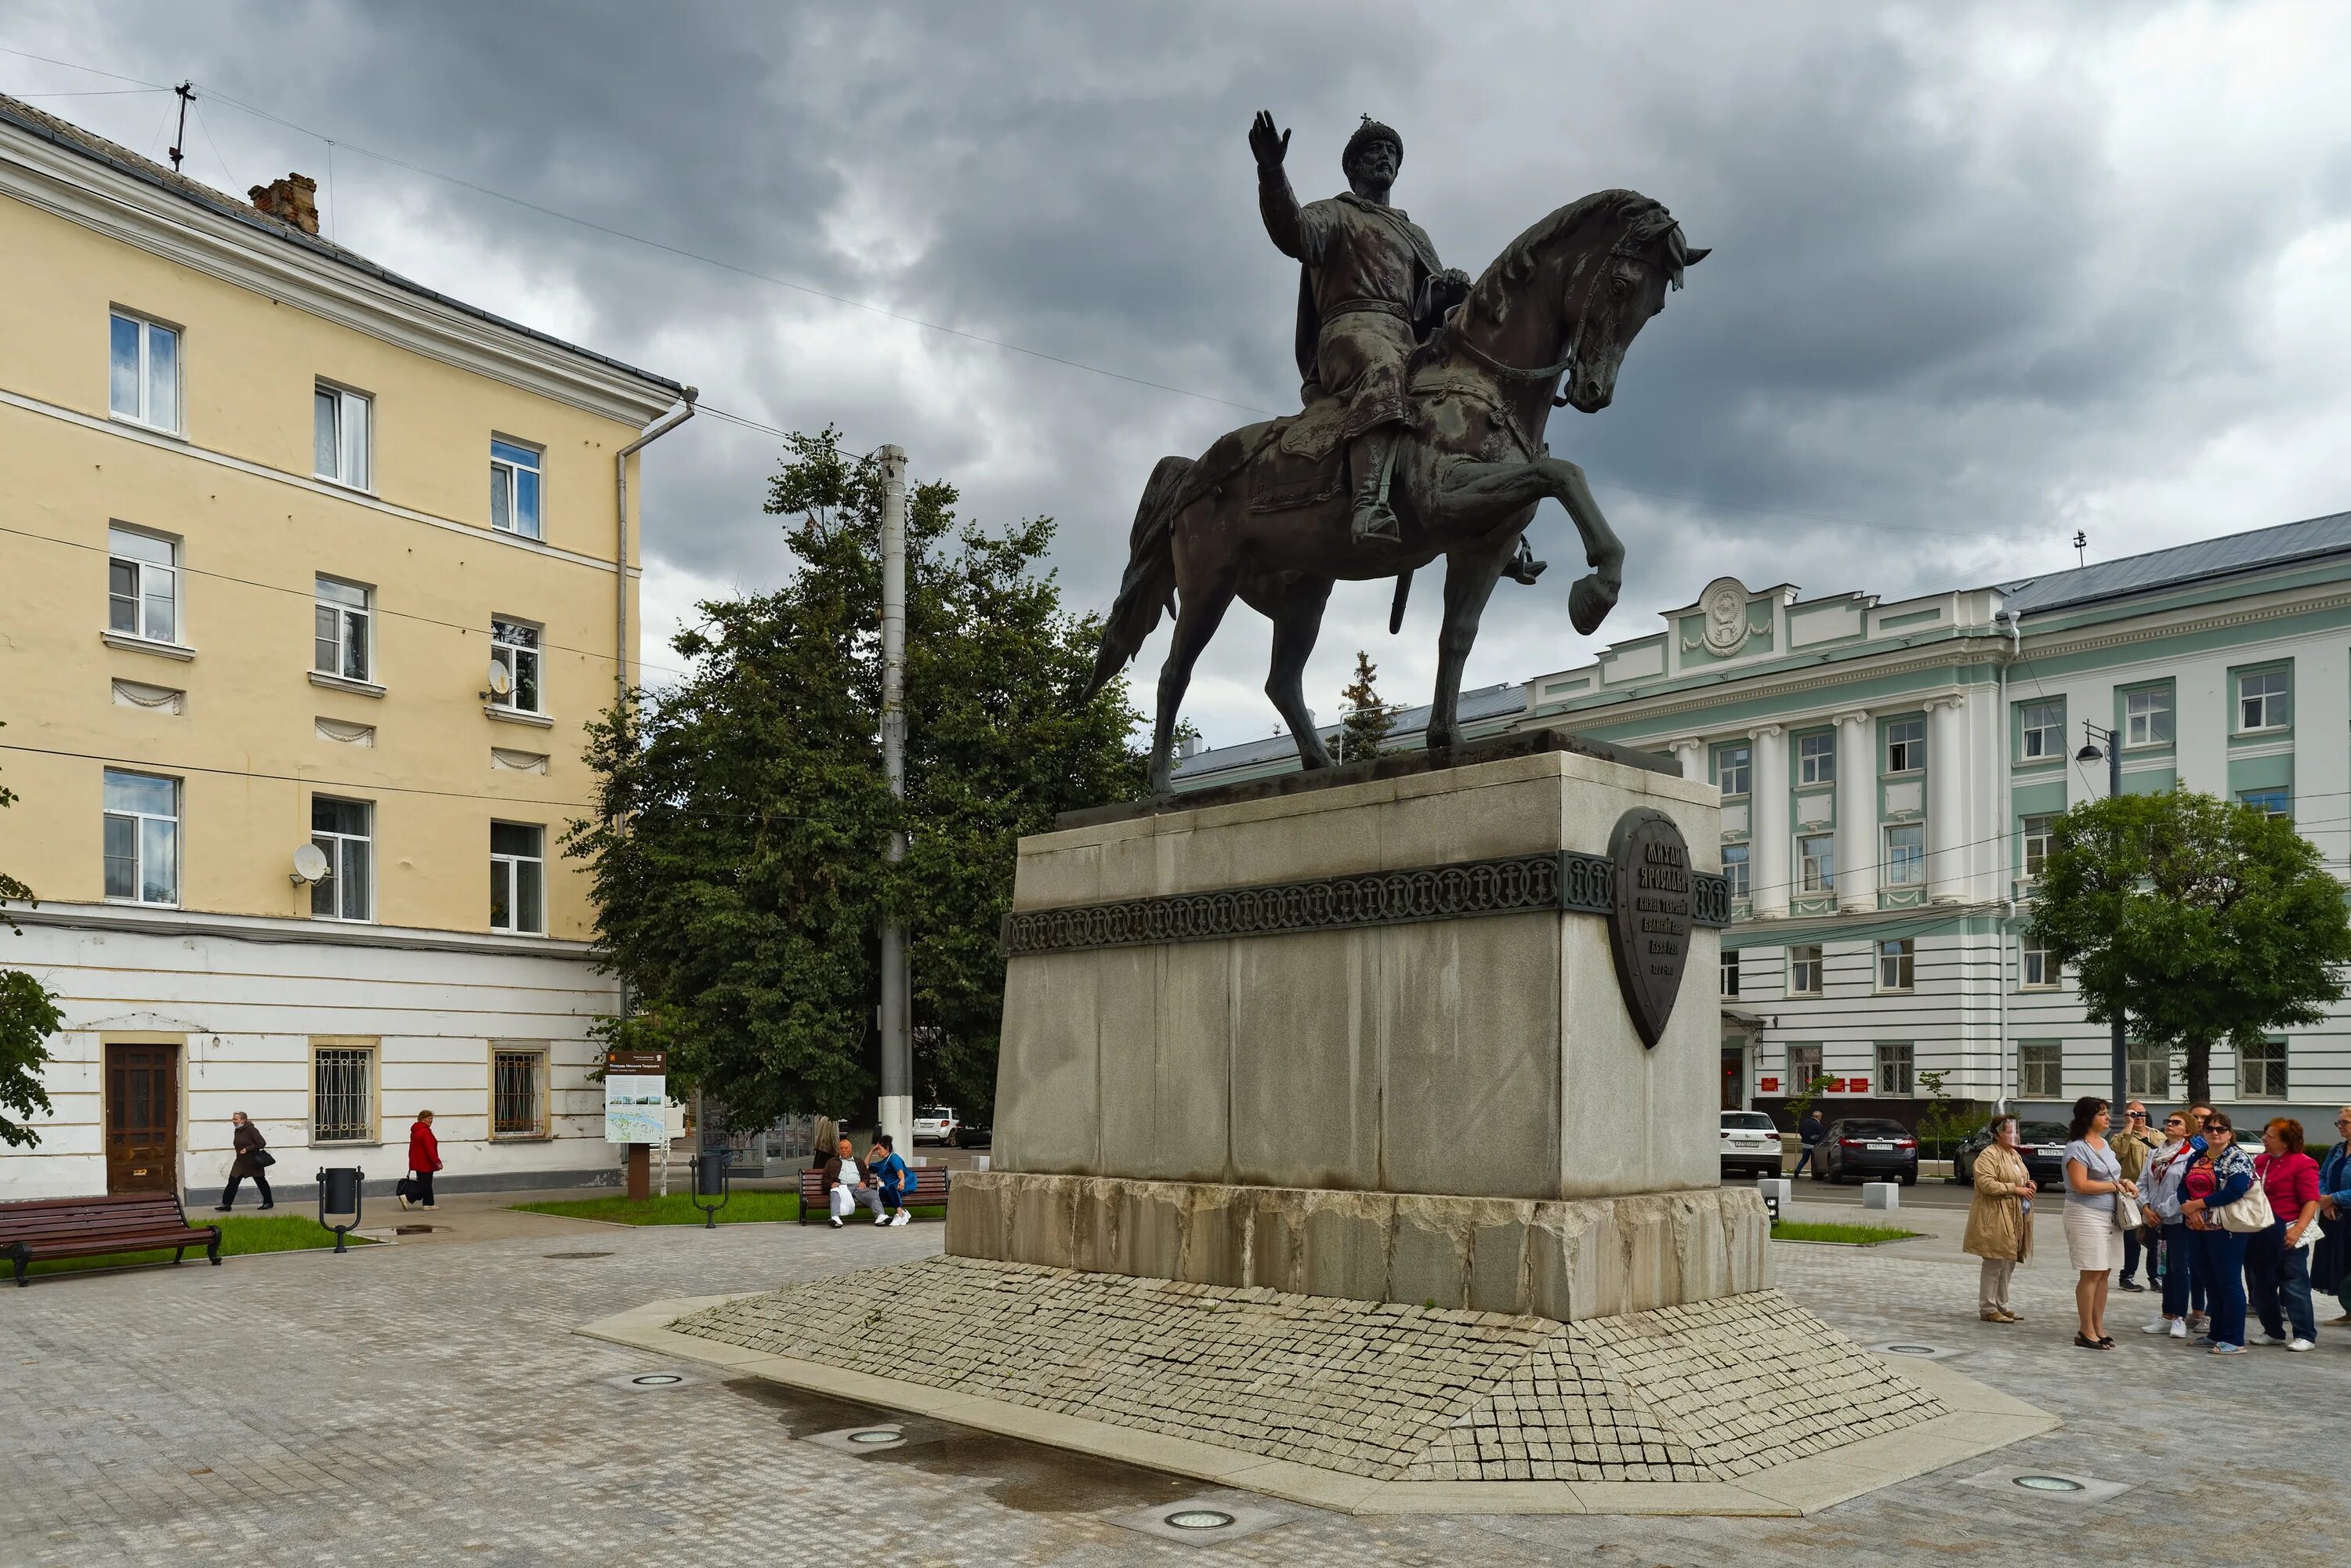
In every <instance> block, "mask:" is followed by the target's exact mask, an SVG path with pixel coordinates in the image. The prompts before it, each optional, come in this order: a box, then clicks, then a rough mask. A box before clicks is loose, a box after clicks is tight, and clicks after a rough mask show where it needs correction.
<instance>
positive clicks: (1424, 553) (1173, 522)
mask: <svg viewBox="0 0 2351 1568" xmlns="http://www.w3.org/2000/svg"><path fill="white" fill-rule="evenodd" d="M1260 125H1261V126H1263V127H1265V128H1266V130H1267V131H1268V133H1269V134H1270V120H1264V119H1263V118H1262V117H1260ZM1258 140H1259V138H1258V136H1257V135H1256V134H1255V133H1253V134H1252V142H1253V143H1255V142H1256V141H1258ZM1283 140H1285V141H1286V137H1285V138H1283ZM1262 166H1263V157H1262V154H1260V168H1262ZM1318 205H1320V204H1318ZM1706 255H1707V252H1705V251H1704V250H1698V249H1693V248H1691V247H1690V246H1688V245H1687V242H1686V241H1685V240H1684V238H1683V235H1682V231H1681V226H1680V225H1679V224H1677V222H1675V220H1674V217H1673V215H1672V214H1670V213H1668V212H1667V210H1666V208H1665V207H1664V205H1663V204H1660V203H1658V202H1656V201H1653V200H1651V199H1650V198H1649V197H1646V196H1644V195H1642V194H1640V193H1638V192H1635V191H1601V192H1598V193H1594V194H1593V195H1589V196H1586V197H1584V198H1583V200H1581V201H1577V202H1572V203H1570V204H1567V205H1566V206H1563V207H1561V208H1559V209H1558V210H1557V211H1555V212H1553V213H1552V214H1549V215H1548V216H1546V217H1544V218H1543V219H1541V221H1540V222H1538V223H1536V224H1535V225H1534V226H1532V227H1531V228H1530V229H1528V230H1527V231H1526V232H1525V233H1524V234H1522V235H1520V236H1519V237H1518V238H1517V239H1515V240H1513V241H1512V242H1511V243H1510V246H1508V247H1507V248H1505V249H1504V250H1503V252H1502V254H1501V255H1500V256H1499V257H1497V258H1496V259H1495V261H1494V263H1493V264H1492V265H1491V266H1490V267H1488V268H1487V269H1486V271H1485V273H1484V274H1483V275H1482V276H1481V277H1479V279H1478V281H1477V282H1476V283H1475V284H1474V285H1472V286H1471V287H1469V289H1468V294H1467V298H1464V299H1463V300H1462V302H1461V304H1460V305H1459V306H1458V307H1457V308H1454V309H1453V310H1452V311H1451V312H1450V313H1449V314H1448V315H1447V318H1446V319H1445V324H1444V326H1443V327H1442V329H1440V330H1438V331H1437V333H1436V334H1435V336H1434V337H1432V338H1431V339H1430V340H1428V341H1427V342H1426V343H1424V344H1422V345H1420V346H1419V347H1418V348H1417V349H1416V350H1412V351H1411V352H1410V354H1409V355H1408V357H1407V358H1406V361H1405V366H1404V369H1403V371H1402V380H1403V382H1404V385H1405V398H1404V404H1405V406H1404V411H1403V412H1404V415H1405V420H1404V423H1403V424H1402V425H1401V426H1400V427H1399V434H1398V435H1397V437H1396V439H1395V450H1394V455H1393V457H1392V459H1390V460H1389V463H1388V464H1386V465H1384V468H1386V469H1387V471H1388V474H1389V482H1388V484H1387V486H1386V497H1385V499H1386V502H1387V504H1388V505H1389V506H1391V507H1393V509H1394V517H1395V535H1394V537H1392V538H1390V537H1384V536H1383V535H1381V534H1379V533H1377V532H1372V533H1366V532H1365V531H1364V530H1363V529H1362V528H1358V527H1356V526H1355V524H1356V522H1357V521H1358V507H1357V506H1356V505H1355V501H1356V499H1357V498H1358V497H1357V495H1356V492H1357V491H1359V490H1360V486H1350V484H1349V483H1348V480H1349V463H1348V453H1347V445H1348V442H1347V439H1346V437H1347V435H1348V434H1349V432H1348V429H1347V427H1348V426H1350V425H1353V424H1354V423H1355V421H1354V420H1353V419H1352V418H1351V417H1349V410H1350V409H1351V408H1352V406H1353V405H1352V403H1351V402H1347V401H1344V400H1341V399H1339V398H1335V397H1333V398H1326V399H1321V400H1316V401H1314V402H1310V404H1309V406H1308V409H1307V410H1306V412H1305V413H1302V414H1300V415H1297V416H1294V417H1292V418H1289V419H1282V420H1274V421H1270V422H1268V423H1261V424H1254V425H1249V426H1245V427H1243V428H1241V429H1239V430H1236V431H1232V432H1229V433H1228V434H1225V435H1224V436H1222V437H1219V438H1218V439H1217V441H1216V442H1215V443H1213V444H1211V445H1210V446H1209V447H1208V449H1207V452H1205V453H1203V454H1202V455H1200V456H1199V457H1198V458H1196V459H1195V458H1189V457H1181V456H1170V457H1163V458H1161V459H1160V461H1159V463H1158V465H1157V466H1156V467H1155V469H1154V470H1153V472H1152V476H1151V479H1150V482H1149V483H1148V484H1147V485H1146V486H1144V494H1143V499H1142V502H1141V504H1140V505H1139V506H1138V507H1137V508H1136V512H1135V517H1134V528H1133V531H1132V534H1131V536H1130V557H1129V559H1128V562H1127V568H1126V572H1125V575H1124V577H1123V580H1121V582H1120V584H1119V591H1118V596H1117V599H1116V600H1115V601H1114V602H1113V605H1112V607H1111V612H1110V615H1109V618H1108V620H1107V622H1105V624H1104V626H1103V629H1102V643H1101V646H1100V648H1099V649H1098V650H1097V652H1096V654H1095V661H1094V669H1093V673H1092V675H1091V677H1090V678H1089V680H1088V683H1087V685H1086V688H1085V689H1086V692H1087V693H1088V695H1091V694H1092V692H1095V691H1099V690H1100V689H1101V688H1102V686H1103V685H1107V684H1108V683H1109V681H1110V680H1111V678H1112V677H1113V676H1114V675H1115V674H1117V673H1118V672H1119V671H1120V670H1121V669H1123V667H1124V666H1125V665H1126V663H1127V661H1129V660H1130V659H1132V658H1133V657H1134V654H1135V653H1136V651H1137V650H1138V649H1140V648H1141V647H1142V645H1143V643H1144V639H1145V638H1147V637H1148V636H1150V634H1151V632H1153V630H1154V629H1155V628H1156V626H1157V625H1158V623H1159V618H1160V615H1161V613H1162V612H1163V611H1165V612H1173V613H1174V614H1175V633H1174V636H1173V638H1172V639H1171V644H1170V647H1169V649H1168V654H1167V662H1166V664H1165V666H1164V667H1163V668H1162V670H1161V673H1160V677H1159V689H1158V705H1157V711H1156V713H1155V723H1154V727H1153V735H1152V757H1151V784H1152V788H1153V789H1155V791H1159V792H1163V793H1164V792H1165V791H1166V790H1167V789H1168V788H1169V785H1170V772H1171V768H1172V758H1173V752H1174V743H1175V722H1176V719H1177V716H1178V713H1179V710H1180V707H1181V705H1182V703H1183V698H1184V693H1185V690H1186V686H1187V685H1189V683H1190V680H1191V674H1192V667H1193V664H1194V663H1195V662H1196V660H1197V659H1198V658H1199V655H1200V653H1201V650H1202V649H1204V648H1205V647H1207V643H1208V640H1209V638H1210V637H1212V636H1213V635H1214V634H1215V632H1216V630H1217V625H1218V624H1219V623H1220V622H1222V620H1223V618H1224V614H1225V612H1226V610H1227V609H1228V608H1229V607H1230V606H1231V603H1232V601H1233V600H1234V599H1235V598H1239V599H1241V600H1242V601H1245V602H1247V603H1248V604H1249V606H1250V607H1251V608H1252V609H1255V610H1257V611H1258V612H1259V613H1261V614H1263V615H1265V616H1266V617H1267V618H1268V619H1269V620H1270V621H1271V622H1273V660H1272V668H1271V671H1270V674H1268V676H1267V679H1266V694H1267V695H1268V696H1270V698H1272V700H1273V704H1274V706H1275V707H1276V708H1277V709H1279V710H1280V714H1281V716H1282V719H1283V721H1284V722H1285V723H1286V724H1287V725H1288V726H1289V727H1290V734H1291V737H1293V738H1294V739H1295V740H1296V742H1297V745H1298V751H1299V758H1300V761H1301V763H1302V764H1303V765H1304V766H1305V767H1307V768H1327V767H1329V766H1331V757H1330V754H1329V752H1328V751H1327V750H1325V749H1324V747H1323V745H1322V737H1321V736H1320V735H1319V734H1318V733H1317V731H1316V729H1315V727H1314V723H1313V716H1312V714H1311V711H1310V710H1309V709H1308V707H1307V706H1306V701H1305V695H1304V692H1303V689H1302V685H1301V678H1302V676H1303V674H1304V671H1305V666H1306V661H1307V658H1308V656H1309V655H1310V654H1311V653H1312V651H1313V647H1314V640H1315V637H1316V635H1317V633H1318V632H1319V631H1320V630H1321V626H1322V612H1323V607H1324V605H1325V604H1326V603H1327V602H1328V601H1329V598H1330V593H1331V587H1332V582H1333V581H1334V580H1338V579H1342V578H1344V579H1347V580H1372V579H1377V578H1384V577H1395V576H1402V575H1406V574H1409V573H1410V572H1412V571H1413V570H1416V568H1418V567H1421V566H1425V565H1427V564H1428V563H1429V562H1431V561H1433V560H1435V559H1437V557H1439V556H1443V557H1444V558H1445V559H1446V575H1445V606H1444V622H1443V627H1442V630H1441V631H1440V632H1439V633H1438V644H1437V687H1436V694H1435V697H1434V702H1433V706H1432V708H1431V711H1430V715H1429V722H1428V745H1429V747H1430V748H1431V749H1432V750H1436V749H1442V748H1445V747H1451V746H1452V745H1454V744H1455V743H1456V742H1457V741H1458V738H1459V732H1458V700H1459V696H1460V690H1461V674H1462V667H1463V665H1464V664H1465V663H1466V662H1467V660H1468V653H1469V649H1470V646H1471V644H1472V643H1475V641H1476V639H1477V635H1478V625H1479V618H1480V617H1481V616H1482V615H1483V613H1484V611H1485V606H1486V601H1487V599H1488V597H1489V595H1490V594H1491V593H1492V591H1493V588H1494V584H1495V582H1496V581H1497V580H1499V578H1500V576H1501V575H1502V573H1503V570H1504V569H1505V568H1506V567H1507V566H1508V565H1509V563H1510V559H1511V556H1512V553H1513V552H1514V551H1515V550H1516V549H1517V548H1518V545H1519V540H1520V535H1521V534H1522V533H1523V532H1524V531H1525V529H1526V527H1527V524H1528V523H1529V522H1530V521H1531V519H1532V517H1533V516H1534V511H1535V507H1536V506H1537V504H1538V503H1540V502H1541V500H1542V499H1543V498H1544V497H1551V498H1552V499H1555V500H1557V501H1558V502H1559V503H1560V504H1561V505H1562V507H1564V508H1565V509H1566V511H1567V514H1568V516H1569V517H1571V518H1573V521H1574V523H1575V525H1576V528H1577V531H1578V532H1579V533H1580V534H1581V535H1582V537H1583V546H1584V559H1585V562H1586V564H1587V565H1588V566H1590V568H1591V569H1592V570H1590V571H1589V572H1588V573H1587V574H1586V575H1585V576H1584V577H1583V578H1582V579H1581V580H1578V581H1577V582H1576V583H1575V584H1574V586H1573V589H1572V590H1571V591H1570V592H1569V596H1568V616H1569V619H1570V621H1571V622H1573V625H1574V627H1575V629H1576V630H1577V631H1578V632H1586V633H1588V632H1592V631H1593V630H1595V629H1597V628H1598V626H1599V625H1600V622H1602V620H1603V619H1604V618H1605V617H1606V615H1607V613H1608V612H1609V610H1610V609H1611V608H1612V607H1613V606H1614V604H1615V602H1616V596H1617V593H1618V592H1619V591H1620V590H1621V588H1622V586H1623V573H1624V560H1625V548H1624V546H1623V544H1622V543H1620V542H1619V541H1618V539H1617V538H1616V536H1615V534H1614V532H1613V531H1612V530H1611V529H1610V528H1609V527H1608V524H1607V521H1606V519H1605V518H1604V517H1603V516H1602V515H1601V512H1600V508H1599V507H1598V505H1597V504H1596V503H1595V502H1594V501H1593V498H1592V492H1591V489H1590V487H1589V486H1587V485H1586V484H1585V483H1584V478H1583V470H1581V469H1580V468H1578V467H1577V466H1576V465H1574V464H1573V463H1570V462H1568V461H1566V460H1565V459H1563V458H1557V457H1553V456H1552V455H1550V451H1549V448H1548V447H1546V446H1544V445H1543V444H1542V434H1543V429H1544V425H1545V423H1546V421H1547V420H1548V419H1549V417H1550V413H1551V410H1552V405H1553V401H1554V393H1555V392H1559V393H1560V395H1559V397H1558V399H1557V401H1558V402H1561V403H1562V404H1567V405H1572V406H1573V407H1575V408H1576V409H1578V410H1581V411H1582V412H1583V413H1597V412H1599V411H1600V410H1601V409H1603V408H1605V407H1606V406H1607V405H1608V403H1609V402H1610V400H1611V398H1612V397H1613V396H1614V390H1615V382H1616V373H1617V371H1618V369H1619V368H1620V367H1621V365H1622V364H1623V362H1624V357H1625V350H1627V349H1628V348H1629V347H1630V346H1631V344H1632V341H1633V339H1634V338H1635V336H1636V335H1637V334H1638V333H1639V331H1640V329H1641V328H1642V327H1643V326H1644V325H1645V324H1646V322H1647V321H1648V319H1649V318H1651V317H1652V316H1655V315H1656V314H1657V312H1658V311H1660V310H1662V309H1663V308H1665V296H1666V291H1667V289H1668V288H1669V287H1680V286H1681V283H1682V275H1683V272H1684V270H1685V269H1686V268H1687V267H1692V266H1695V265H1696V264H1697V263H1698V261H1700V260H1701V259H1703V258H1704V257H1705V256H1706ZM1320 337H1321V340H1322V341H1326V342H1327V340H1328V339H1329V333H1328V331H1327V329H1326V330H1325V331H1323V332H1322V333H1321V334H1320ZM1562 380H1563V381H1564V383H1565V386H1564V391H1563V392H1562V391H1561V386H1562ZM1359 428H1360V427H1359Z"/></svg>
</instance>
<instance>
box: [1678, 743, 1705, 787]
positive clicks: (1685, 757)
mask: <svg viewBox="0 0 2351 1568" xmlns="http://www.w3.org/2000/svg"><path fill="white" fill-rule="evenodd" d="M1673 751H1674V760H1675V761H1677V762H1678V763H1680V764H1681V765H1682V777H1683V778H1685V779H1695V780H1697V781H1698V783H1700V784H1703V783H1705V782H1706V743H1705V742H1704V741H1700V740H1677V741H1675V742H1674V746H1673Z"/></svg>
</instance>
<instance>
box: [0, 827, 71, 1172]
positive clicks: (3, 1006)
mask: <svg viewBox="0 0 2351 1568" xmlns="http://www.w3.org/2000/svg"><path fill="white" fill-rule="evenodd" d="M15 803H16V791H15V790H13V789H9V788H8V787H7V786H6V785H5V784H0V807H5V806H10V805H13V804H15ZM34 902H35V900H34V898H33V890H32V889H31V888H29V887H27V886H26V885H25V884H24V883H22V882H20V881H18V880H17V879H16V877H13V876H10V875H9V874H8V873H6V872H0V920H5V921H6V922H7V925H8V930H9V932H10V933H11V934H12V935H14V936H23V935H24V934H25V933H24V930H23V928H22V927H20V926H19V925H17V924H16V922H15V921H14V920H9V919H8V917H7V913H6V911H7V907H8V905H9V904H11V903H16V904H27V905H29V904H33V903H34ZM63 1027H65V1018H64V1016H63V1015H62V1014H60V1013H59V1012H58V1011H57V998H56V997H55V996H54V995H52V994H51V993H50V992H49V991H48V989H47V988H45V987H44V986H42V984H41V983H40V982H39V981H38V980H36V979H35V978H33V977H32V976H30V975H28V974H26V973H25V971H24V970H22V969H0V1144H7V1145H11V1146H15V1147H22V1148H30V1147H31V1146H33V1145H36V1144H38V1143H39V1142H40V1141H41V1135H40V1134H38V1133H37V1132H35V1131H33V1129H32V1127H31V1126H30V1125H28V1124H27V1123H28V1121H29V1119H30V1118H31V1116H32V1115H33V1113H35V1112H39V1113H42V1114H44V1115H46V1114H47V1113H48V1112H49V1110H50V1105H49V1095H48V1091H47V1090H46V1089H44V1088H42V1087H41V1068H42V1066H43V1065H44V1064H46V1063H47V1061H48V1060H49V1048H48V1043H47V1042H48V1038H49V1036H51V1035H53V1034H55V1033H57V1030H60V1029H62V1028H63Z"/></svg>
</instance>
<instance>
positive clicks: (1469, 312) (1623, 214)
mask: <svg viewBox="0 0 2351 1568" xmlns="http://www.w3.org/2000/svg"><path fill="white" fill-rule="evenodd" d="M1612 220H1621V221H1623V222H1624V224H1625V232H1624V234H1623V235H1620V236H1619V237H1618V239H1617V241H1616V243H1615V244H1614V245H1613V246H1610V247H1609V251H1608V254H1609V255H1611V256H1617V255H1628V254H1635V253H1640V252H1646V251H1650V250H1652V249H1655V251H1656V256H1655V257H1654V259H1656V261H1657V263H1658V264H1659V265H1660V266H1663V267H1665V268H1666V269H1667V275H1668V276H1669V277H1671V278H1672V280H1673V287H1676V288H1679V287H1681V286H1682V269H1683V267H1685V266H1687V262H1688V256H1689V246H1688V244H1687V241H1686V240H1685V239H1684V238H1683V235H1682V225H1680V224H1679V223H1678V222H1677V221H1676V220H1675V217H1674V215H1673V214H1671V213H1669V212H1667V210H1666V204H1664V203H1663V202H1660V201H1657V200H1656V199H1655V198H1654V197H1650V196H1645V195H1643V194H1641V193H1640V192H1638V191H1594V192H1593V193H1592V194H1590V195H1588V196H1583V197H1581V198H1579V199H1577V200H1575V201H1573V202H1570V203H1568V204H1567V205H1565V206H1563V207H1560V208H1557V209H1555V210H1554V211H1552V212H1551V213H1550V214H1546V215H1545V216H1543V217H1541V218H1538V219H1536V220H1535V222H1534V224H1533V225H1531V226H1530V227H1529V228H1528V229H1527V231H1526V232H1525V233H1524V234H1522V235H1519V237H1518V238H1516V239H1514V240H1512V241H1511V242H1510V244H1509V245H1507V246H1503V247H1502V254H1501V255H1499V256H1496V257H1495V258H1494V259H1493V261H1492V263H1491V264H1490V265H1489V266H1488V267H1487V268H1486V270H1485V271H1484V272H1482V273H1480V274H1479V277H1478V281H1477V282H1476V283H1475V284H1473V285H1472V286H1471V287H1470V289H1469V296H1468V300H1467V301H1466V302H1465V304H1464V306H1463V308H1462V313H1463V315H1464V316H1473V315H1474V316H1479V317H1484V318H1485V319H1489V320H1490V319H1493V315H1494V307H1495V306H1496V305H1497V304H1499V301H1500V298H1501V297H1502V296H1504V295H1507V294H1510V293H1512V292H1514V291H1516V290H1517V289H1518V288H1519V287H1520V285H1522V284H1524V283H1525V282H1526V280H1527V279H1528V278H1529V277H1531V276H1532V275H1533V273H1534V270H1535V268H1536V267H1539V266H1541V263H1542V261H1543V260H1544V258H1545V257H1546V256H1549V255H1550V254H1551V252H1552V247H1553V246H1556V245H1557V244H1559V242H1560V241H1562V240H1563V239H1565V238H1566V237H1567V236H1568V235H1571V234H1573V233H1575V232H1576V231H1578V230H1580V229H1582V228H1583V227H1584V226H1586V225H1600V224H1604V223H1607V222H1610V221H1612Z"/></svg>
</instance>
